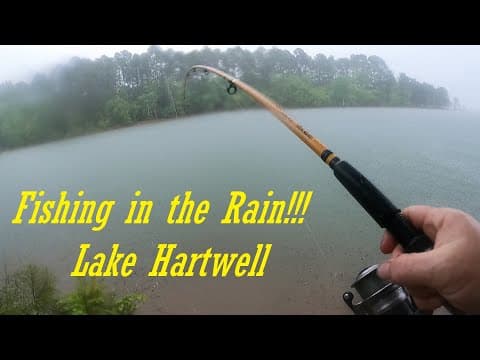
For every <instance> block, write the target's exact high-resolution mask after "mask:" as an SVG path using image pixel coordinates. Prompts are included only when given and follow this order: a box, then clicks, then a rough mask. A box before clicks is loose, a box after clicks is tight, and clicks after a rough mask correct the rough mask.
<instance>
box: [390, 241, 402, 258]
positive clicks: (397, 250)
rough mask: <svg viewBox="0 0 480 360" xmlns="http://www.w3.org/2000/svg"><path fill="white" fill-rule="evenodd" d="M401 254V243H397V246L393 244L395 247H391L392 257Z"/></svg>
mask: <svg viewBox="0 0 480 360" xmlns="http://www.w3.org/2000/svg"><path fill="white" fill-rule="evenodd" d="M402 254H403V247H402V245H400V244H398V245H397V246H395V249H393V252H392V257H394V258H396V257H398V256H400V255H402Z"/></svg>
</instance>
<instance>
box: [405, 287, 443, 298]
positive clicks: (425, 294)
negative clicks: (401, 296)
mask: <svg viewBox="0 0 480 360" xmlns="http://www.w3.org/2000/svg"><path fill="white" fill-rule="evenodd" d="M407 290H408V293H409V294H410V295H411V296H412V297H414V298H430V297H437V296H439V295H438V292H437V291H436V290H435V289H432V288H431V287H425V286H409V287H408V289H407Z"/></svg>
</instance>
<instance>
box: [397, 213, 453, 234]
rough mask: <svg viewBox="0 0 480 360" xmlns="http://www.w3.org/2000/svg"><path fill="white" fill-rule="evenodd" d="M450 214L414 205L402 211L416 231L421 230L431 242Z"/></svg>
mask: <svg viewBox="0 0 480 360" xmlns="http://www.w3.org/2000/svg"><path fill="white" fill-rule="evenodd" d="M450 213H451V210H450V209H443V208H435V207H432V206H425V205H415V206H410V207H407V208H406V209H404V210H403V211H402V214H404V215H405V216H406V217H407V218H408V219H409V220H410V221H411V222H412V225H413V226H414V227H416V228H417V229H421V230H423V232H424V233H425V235H427V236H428V237H429V238H430V239H431V240H432V241H434V240H435V237H436V236H437V232H438V231H439V230H440V229H441V228H442V225H443V222H444V220H445V217H447V216H448V215H449V214H450Z"/></svg>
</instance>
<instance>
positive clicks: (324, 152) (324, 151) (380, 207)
mask: <svg viewBox="0 0 480 360" xmlns="http://www.w3.org/2000/svg"><path fill="white" fill-rule="evenodd" d="M195 73H213V74H215V75H217V76H219V77H221V78H223V79H225V80H226V81H227V93H228V94H230V95H233V94H235V93H236V92H237V91H238V90H242V91H243V92H244V93H246V94H247V95H249V96H250V97H251V98H252V99H253V100H255V101H256V102H257V103H258V104H259V105H261V106H263V107H264V108H266V109H267V110H269V111H270V112H271V113H272V114H273V115H274V116H275V117H276V118H277V119H278V120H280V121H281V122H282V123H283V124H284V125H285V126H286V127H287V128H288V129H289V130H290V131H291V132H293V133H294V134H295V135H296V136H297V137H298V138H299V139H300V140H301V141H303V142H304V143H305V144H306V145H307V146H308V147H309V148H310V149H311V150H312V151H313V152H314V153H315V154H317V155H318V156H319V157H320V158H321V159H322V160H323V162H324V163H325V164H327V165H328V166H329V167H330V168H331V169H332V170H333V174H334V176H335V177H336V178H337V180H338V181H339V182H340V183H341V184H342V185H343V186H344V187H345V189H346V190H347V191H348V192H349V193H350V194H351V195H352V196H353V197H354V198H355V200H357V202H358V203H359V204H360V205H361V206H362V207H363V208H364V209H365V210H366V211H367V213H368V214H369V215H370V216H371V217H372V218H373V219H374V220H375V222H376V223H377V224H378V225H379V226H380V227H381V228H385V229H387V230H388V231H389V232H390V234H392V235H393V237H394V238H395V239H396V240H397V242H398V243H399V244H400V245H401V246H402V248H403V250H404V252H406V253H412V252H423V251H427V250H430V249H432V248H433V242H432V241H431V240H430V239H429V238H428V237H427V236H426V235H425V234H424V233H423V232H422V231H421V230H419V229H416V228H414V227H413V225H412V224H411V222H410V220H409V219H407V218H406V217H405V216H403V215H402V213H401V211H400V209H399V208H398V207H396V206H395V205H393V203H392V202H391V201H390V200H389V199H388V198H387V197H386V196H385V195H384V194H383V193H382V192H381V191H380V190H379V189H377V187H375V185H373V184H372V183H371V182H370V181H369V180H368V179H367V178H366V177H365V176H363V175H362V174H361V173H360V172H359V171H358V170H357V169H355V168H354V167H353V166H352V165H350V164H349V163H348V162H346V161H345V160H341V159H340V158H339V157H338V156H337V155H336V154H335V153H334V152H333V151H331V150H330V149H329V148H328V147H327V146H326V145H325V144H324V143H322V142H321V141H320V140H318V139H317V138H315V137H314V136H313V135H312V134H310V133H309V132H308V131H307V130H306V129H305V128H303V127H302V126H301V125H300V124H299V123H297V122H296V121H295V120H294V119H293V118H291V117H290V116H289V115H288V114H287V113H286V112H285V111H284V110H283V109H282V107H281V106H280V105H278V104H277V103H276V102H274V101H273V100H271V99H269V98H268V97H267V96H265V95H264V94H263V93H261V92H260V91H258V90H256V89H255V88H253V87H252V86H250V85H248V84H246V83H244V82H243V81H241V80H240V79H237V78H235V77H233V76H231V75H229V74H227V73H225V72H223V71H221V70H219V69H216V68H214V67H211V66H205V65H195V66H193V67H191V68H190V70H189V71H188V72H187V73H186V75H185V82H184V101H185V96H186V92H185V88H186V86H187V80H188V78H189V76H190V75H191V74H195ZM267 143H268V142H266V144H267ZM371 268H372V269H373V267H371ZM364 275H365V274H363V275H362V276H364ZM359 276H360V275H359ZM365 276H366V275H365ZM377 283H378V282H377ZM344 295H345V294H344ZM372 296H373V295H372ZM352 298H353V296H352V297H350V296H349V299H346V298H345V297H344V300H345V302H347V304H349V306H350V307H352V309H353V308H354V305H352V302H351V300H352ZM446 307H447V308H448V309H449V310H450V311H451V312H456V310H455V309H454V308H452V307H451V306H450V305H446Z"/></svg>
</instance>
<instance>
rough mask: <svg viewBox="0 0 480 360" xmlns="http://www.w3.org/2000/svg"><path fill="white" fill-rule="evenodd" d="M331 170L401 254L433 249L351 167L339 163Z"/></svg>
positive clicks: (370, 184) (428, 242)
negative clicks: (402, 252) (383, 230)
mask: <svg viewBox="0 0 480 360" xmlns="http://www.w3.org/2000/svg"><path fill="white" fill-rule="evenodd" d="M332 168H333V173H334V174H335V177H336V178H337V179H338V180H339V181H340V182H341V183H342V185H343V186H344V187H345V188H346V189H347V190H348V192H349V193H350V194H351V195H352V196H353V197H354V198H355V199H356V200H357V201H358V202H359V204H360V205H362V207H363V208H364V209H365V210H366V211H367V212H368V213H369V214H370V216H371V217H372V218H373V219H374V220H375V221H376V222H377V223H378V225H380V227H382V228H385V229H387V230H388V231H389V232H390V234H392V235H393V237H394V238H395V239H396V240H397V241H398V242H399V243H400V244H401V245H402V247H403V250H404V251H405V252H422V251H426V250H430V249H431V248H432V247H433V242H432V241H431V240H430V239H429V238H428V237H427V236H426V235H425V234H424V233H423V232H422V231H420V230H417V229H415V228H414V227H413V226H412V224H411V223H410V221H409V220H408V219H407V218H406V217H405V216H403V215H402V214H401V212H400V209H398V208H397V207H396V206H395V205H393V204H392V202H391V201H390V200H389V199H388V198H387V197H386V196H385V195H383V194H382V192H381V191H380V190H378V189H377V188H376V187H375V185H373V184H372V183H371V182H370V181H369V180H368V179H367V178H366V177H365V176H363V175H362V174H361V173H360V172H359V171H358V170H357V169H355V168H354V167H353V166H352V165H350V164H349V163H348V162H346V161H343V160H342V161H339V162H337V163H336V164H335V165H333V166H332Z"/></svg>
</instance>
